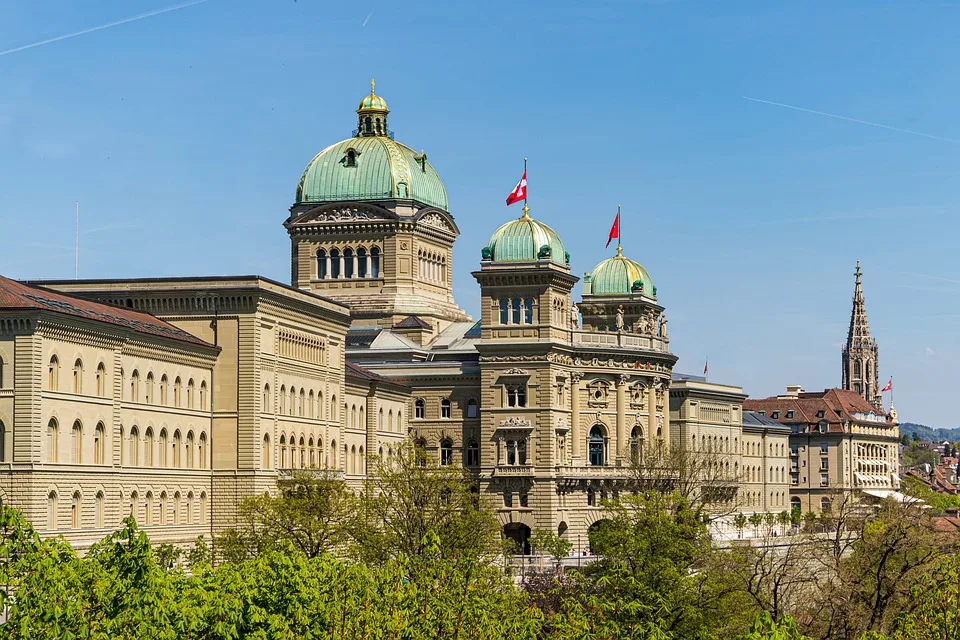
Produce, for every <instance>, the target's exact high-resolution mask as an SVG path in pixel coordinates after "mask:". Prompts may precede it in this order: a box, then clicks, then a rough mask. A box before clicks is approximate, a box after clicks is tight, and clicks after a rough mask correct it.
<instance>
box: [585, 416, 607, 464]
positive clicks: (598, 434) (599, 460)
mask: <svg viewBox="0 0 960 640" xmlns="http://www.w3.org/2000/svg"><path fill="white" fill-rule="evenodd" d="M588 450H589V452H590V464H591V465H593V466H595V467H600V466H603V458H604V455H603V454H604V451H603V450H604V437H603V428H602V427H601V426H600V425H594V426H593V427H592V428H591V429H590V441H589V444H588Z"/></svg>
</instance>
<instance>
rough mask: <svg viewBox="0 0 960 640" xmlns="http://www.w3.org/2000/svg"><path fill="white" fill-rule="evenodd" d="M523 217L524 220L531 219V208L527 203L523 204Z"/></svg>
mask: <svg viewBox="0 0 960 640" xmlns="http://www.w3.org/2000/svg"><path fill="white" fill-rule="evenodd" d="M521 217H523V218H529V217H530V207H528V206H527V203H526V202H524V203H523V216H521Z"/></svg>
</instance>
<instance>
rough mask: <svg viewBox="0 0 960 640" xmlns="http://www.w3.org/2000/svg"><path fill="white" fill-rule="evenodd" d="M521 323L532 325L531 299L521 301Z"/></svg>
mask: <svg viewBox="0 0 960 640" xmlns="http://www.w3.org/2000/svg"><path fill="white" fill-rule="evenodd" d="M523 321H524V323H525V324H533V298H526V299H525V300H524V301H523Z"/></svg>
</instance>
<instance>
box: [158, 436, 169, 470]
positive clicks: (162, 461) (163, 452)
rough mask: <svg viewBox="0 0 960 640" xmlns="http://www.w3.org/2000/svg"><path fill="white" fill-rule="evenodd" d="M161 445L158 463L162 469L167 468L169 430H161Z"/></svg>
mask: <svg viewBox="0 0 960 640" xmlns="http://www.w3.org/2000/svg"><path fill="white" fill-rule="evenodd" d="M159 444H160V446H159V448H158V449H157V453H158V454H159V455H158V456H157V458H158V459H157V463H158V464H159V465H160V466H161V467H165V466H167V430H166V429H161V430H160V440H159Z"/></svg>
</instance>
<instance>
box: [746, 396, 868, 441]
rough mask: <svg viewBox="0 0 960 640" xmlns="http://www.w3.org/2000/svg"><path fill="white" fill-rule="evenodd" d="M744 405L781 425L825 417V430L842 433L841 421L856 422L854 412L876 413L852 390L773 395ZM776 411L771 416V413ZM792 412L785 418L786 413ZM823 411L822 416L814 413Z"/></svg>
mask: <svg viewBox="0 0 960 640" xmlns="http://www.w3.org/2000/svg"><path fill="white" fill-rule="evenodd" d="M743 408H744V409H745V410H749V411H763V412H764V414H765V415H766V416H767V417H769V418H773V419H774V420H778V421H779V422H782V423H784V424H807V425H815V424H818V423H819V422H821V421H823V420H826V422H827V425H828V426H827V432H828V433H841V432H843V423H844V422H855V421H856V418H855V417H854V415H853V414H854V413H870V412H874V413H876V408H875V407H874V406H873V405H872V404H870V403H869V402H867V401H866V400H864V399H863V397H862V396H861V395H860V394H859V393H857V392H855V391H847V390H845V389H826V390H824V391H821V392H813V393H811V392H801V393H800V394H799V395H798V396H796V397H792V396H773V397H770V398H758V399H753V398H748V399H747V400H745V401H744V403H743ZM774 411H779V412H780V413H779V417H776V418H774V417H773V412H774ZM788 411H793V417H792V418H788V417H787V412H788ZM820 412H822V413H823V415H822V417H821V416H818V415H817V414H818V413H820Z"/></svg>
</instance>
